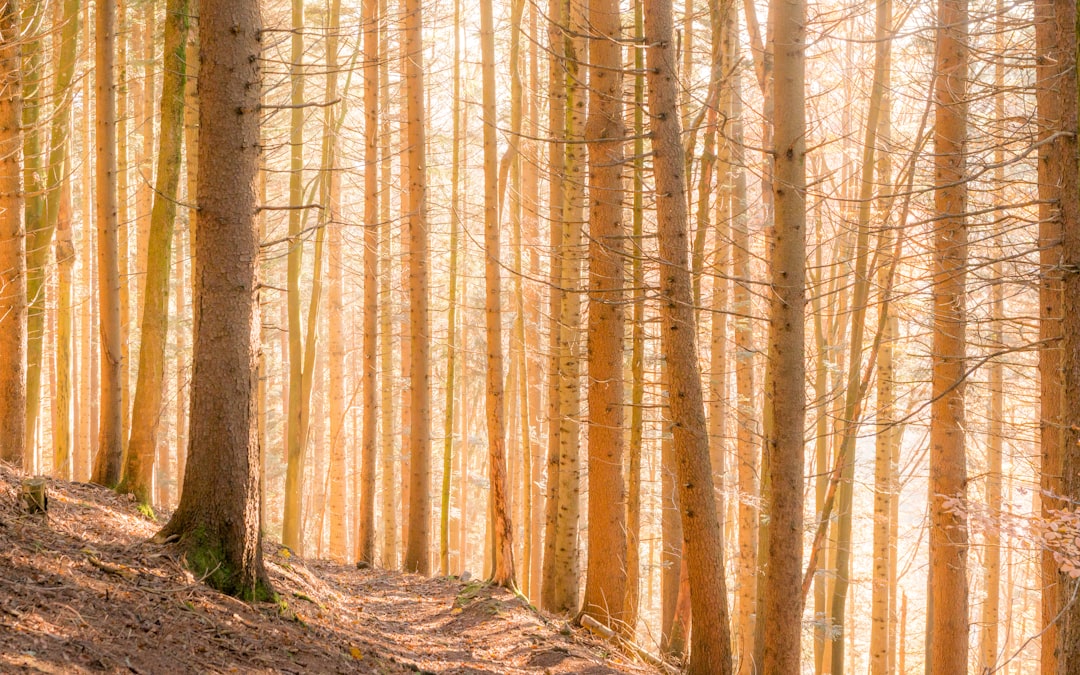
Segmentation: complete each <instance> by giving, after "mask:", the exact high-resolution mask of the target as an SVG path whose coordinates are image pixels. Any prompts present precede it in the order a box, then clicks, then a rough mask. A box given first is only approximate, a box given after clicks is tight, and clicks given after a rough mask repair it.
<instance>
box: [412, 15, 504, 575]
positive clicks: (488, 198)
mask: <svg viewBox="0 0 1080 675" xmlns="http://www.w3.org/2000/svg"><path fill="white" fill-rule="evenodd" d="M480 49H481V57H482V64H483V66H482V73H483V90H484V93H483V109H484V110H483V118H484V281H485V284H484V290H485V304H484V317H485V322H486V328H487V330H486V333H485V336H486V349H487V387H486V391H487V396H486V410H487V437H488V471H489V481H490V485H491V511H492V513H491V518H492V520H491V526H492V534H493V536H494V541H493V542H492V545H493V550H494V554H495V555H494V558H493V559H492V564H493V567H492V569H491V580H492V582H493V583H495V584H497V585H499V586H505V587H507V588H513V587H514V585H515V580H514V548H513V529H512V526H511V524H510V504H509V495H508V494H507V491H508V489H509V485H508V483H507V476H506V419H505V409H504V406H503V350H502V308H501V293H502V290H501V289H502V264H501V262H500V244H499V194H498V166H497V157H496V152H497V150H498V148H497V139H496V135H495V131H496V130H495V125H496V123H497V122H496V119H495V21H494V19H493V17H492V8H491V0H482V2H481V3H480ZM414 503H415V502H414Z"/></svg>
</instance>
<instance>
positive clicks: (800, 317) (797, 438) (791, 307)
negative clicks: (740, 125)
mask: <svg viewBox="0 0 1080 675" xmlns="http://www.w3.org/2000/svg"><path fill="white" fill-rule="evenodd" d="M770 10H771V13H772V25H773V52H774V53H773V59H774V61H773V81H772V84H773V87H774V93H773V100H774V103H775V106H776V117H775V118H774V123H773V134H774V136H773V149H774V151H773V163H774V171H775V173H774V179H773V181H772V189H773V193H772V194H773V205H774V208H775V222H774V231H773V236H772V240H771V241H770V242H769V247H770V250H771V254H772V255H771V260H770V265H771V267H772V295H771V303H770V313H769V368H770V369H771V377H769V378H767V380H768V381H769V383H770V384H771V386H772V391H771V406H772V410H771V417H772V434H771V435H768V436H767V437H766V443H767V445H768V447H767V449H766V456H767V458H768V460H767V462H766V469H765V471H766V472H767V475H766V477H765V479H764V480H765V481H767V482H768V483H769V485H770V487H771V493H770V496H769V500H768V507H767V509H768V527H769V536H768V539H767V540H768V548H767V550H766V551H763V553H764V555H765V556H766V563H765V566H766V568H765V579H764V584H765V586H764V596H765V605H764V615H763V616H761V617H759V625H761V626H763V629H764V645H765V650H764V663H763V666H764V672H766V673H794V672H798V670H799V667H800V666H799V664H800V661H801V658H800V649H799V640H800V629H801V624H802V609H803V603H802V593H801V592H800V588H801V585H802V553H803V551H802V549H803V546H802V531H803V518H802V509H803V489H804V485H803V452H804V448H803V445H804V444H803V433H804V425H805V418H806V391H805V382H804V372H805V344H804V332H805V328H804V309H805V306H806V288H805V285H806V117H805V114H806V108H805V100H806V94H805V51H804V50H805V49H806V4H805V2H803V1H802V0H793V1H785V0H778V1H777V2H776V3H775V4H774V5H772V7H771V8H770ZM858 348H859V346H858V345H854V344H853V346H852V349H858ZM767 414H768V413H767ZM834 665H835V664H834Z"/></svg>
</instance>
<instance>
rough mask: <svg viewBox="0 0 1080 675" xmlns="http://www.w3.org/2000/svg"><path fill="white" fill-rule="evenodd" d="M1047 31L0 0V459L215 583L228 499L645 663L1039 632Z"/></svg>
mask: <svg viewBox="0 0 1080 675" xmlns="http://www.w3.org/2000/svg"><path fill="white" fill-rule="evenodd" d="M1078 34H1080V22H1078V17H1077V3H1076V2H1075V0H1030V1H1029V0H1015V1H1014V0H1008V1H1006V0H935V1H934V2H932V3H931V2H921V1H920V0H873V2H862V1H859V0H812V1H810V0H742V1H741V2H739V1H737V0H679V2H673V0H621V1H620V0H546V1H544V0H528V1H526V0H498V1H496V0H432V1H429V2H424V1H423V0H344V1H343V0H289V1H288V2H285V1H284V0H94V1H93V2H90V0H0V460H3V462H4V466H5V467H6V468H5V470H8V469H10V470H12V471H15V472H17V474H18V475H20V476H22V477H23V478H30V477H33V476H49V477H50V479H56V480H63V481H76V482H78V483H93V484H97V485H100V486H105V487H107V488H109V489H111V490H115V491H116V492H117V493H119V494H120V495H130V497H127V498H128V499H131V500H132V501H133V502H134V503H137V504H138V505H139V508H140V511H141V512H144V513H145V514H146V515H147V517H148V518H157V519H160V520H159V521H158V525H157V526H156V528H155V529H156V534H154V535H153V538H152V542H153V543H154V544H155V545H162V546H164V545H171V546H176V547H179V550H182V551H183V552H184V557H183V559H184V561H185V564H186V565H187V567H188V568H190V571H191V574H193V575H194V578H196V579H198V580H199V581H202V582H205V583H206V584H208V585H209V586H211V587H212V588H214V589H216V590H217V591H221V592H223V593H225V594H227V595H231V596H235V597H238V598H240V599H241V600H243V601H246V602H253V603H257V602H261V601H267V600H273V599H274V598H275V597H277V595H276V594H275V589H274V582H272V581H271V576H270V575H268V573H267V566H266V564H265V563H266V561H264V557H265V556H264V552H263V544H264V540H265V541H266V542H280V544H276V543H275V544H273V546H275V547H276V548H275V549H274V550H277V549H281V550H283V551H284V552H285V554H288V555H291V556H296V557H297V558H300V559H307V560H311V561H316V560H327V561H335V562H336V563H340V564H347V565H348V566H350V569H352V571H353V573H354V574H355V573H358V572H357V570H356V568H357V567H359V568H360V569H361V570H372V569H378V570H387V571H390V570H400V571H401V572H403V573H412V574H418V575H421V576H422V577H442V578H447V577H454V578H460V579H463V580H464V579H468V578H469V577H470V576H472V577H474V578H481V579H484V580H486V581H487V582H488V583H490V584H491V586H492V587H496V588H497V587H502V588H506V589H509V590H510V591H512V592H514V593H517V594H518V596H519V597H520V598H522V599H523V600H524V601H526V603H527V604H529V605H531V606H532V607H534V608H535V609H536V610H537V611H542V612H544V613H545V615H546V616H553V617H561V618H562V620H566V621H569V622H571V623H574V624H578V625H591V626H593V629H594V631H598V632H599V633H600V634H602V635H606V636H607V637H608V639H610V641H611V644H613V645H615V648H617V649H619V650H622V651H623V652H624V653H627V654H630V655H632V656H634V657H635V658H641V659H645V660H646V661H648V662H649V663H652V664H653V665H655V666H656V667H658V668H660V669H661V670H662V671H663V672H676V671H675V670H673V669H682V670H684V671H685V672H688V673H693V674H695V675H705V674H709V675H711V674H718V675H730V674H734V673H737V674H739V675H751V674H754V675H756V674H759V673H764V674H768V675H788V674H792V673H806V674H811V673H812V674H814V675H824V674H829V675H839V674H842V673H849V672H850V673H865V672H869V673H871V674H872V675H883V674H885V673H914V672H920V673H921V672H925V673H933V674H935V675H938V674H941V675H947V674H952V673H972V674H974V673H979V674H989V673H1002V674H1004V675H1013V674H1018V675H1019V674H1034V673H1038V674H1039V675H1065V674H1073V673H1080V599H1078V597H1077V596H1078V594H1080V511H1078V509H1077V501H1078V500H1080V155H1078V142H1077V134H1078V118H1077V109H1078V86H1077V82H1078V79H1077V78H1078V73H1077V68H1076V64H1077V55H1078V52H1077V49H1078V47H1077V35H1078ZM24 484H25V483H24ZM63 489H64V490H68V489H69V488H63ZM70 489H76V488H70ZM62 494H69V493H68V492H62ZM70 494H75V493H70ZM78 494H82V493H78ZM71 499H74V497H72V498H71ZM79 499H82V497H79ZM0 516H2V514H0ZM4 518H6V516H4V517H0V525H3V524H4V522H3V519H4ZM91 562H93V561H91ZM99 562H100V561H99ZM101 564H103V565H104V564H106V563H101ZM313 564H314V563H313ZM99 569H105V571H106V572H107V571H109V570H108V569H106V568H99ZM335 569H337V568H335ZM0 573H2V569H0ZM4 588H5V587H4V586H3V585H2V584H0V595H2V593H3V591H4ZM0 604H2V603H0ZM507 668H509V666H507ZM132 670H133V671H134V672H138V671H137V670H135V669H134V668H132ZM259 672H262V671H259ZM361 672H362V671H361ZM455 672H456V671H455ZM507 672H518V671H516V670H507ZM560 672H561V671H560ZM567 672H570V671H567ZM605 672H607V671H605Z"/></svg>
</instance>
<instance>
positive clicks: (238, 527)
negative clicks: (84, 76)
mask: <svg viewBox="0 0 1080 675" xmlns="http://www.w3.org/2000/svg"><path fill="white" fill-rule="evenodd" d="M198 9H199V41H200V45H199V61H200V63H199V77H200V79H199V97H200V107H199V167H200V171H199V177H198V206H199V211H198V218H197V221H196V230H197V237H196V241H197V242H198V243H197V246H198V248H197V250H196V256H195V261H196V262H195V275H194V276H195V289H196V290H195V297H196V298H197V301H196V302H195V303H194V306H195V308H196V309H195V326H194V334H195V340H194V354H193V372H192V377H191V429H190V441H189V446H188V480H186V481H185V482H184V488H183V494H182V495H181V497H180V504H179V506H178V507H177V509H176V512H175V513H174V514H173V517H172V519H171V520H170V521H169V523H168V524H167V525H166V526H165V528H164V529H163V530H162V531H161V532H160V533H158V536H157V538H158V539H161V540H163V539H165V538H167V537H169V536H171V535H174V534H178V535H180V538H181V539H180V540H181V543H182V545H183V546H185V547H186V548H187V550H188V555H187V559H188V561H189V562H190V564H192V565H193V566H194V567H195V572H196V573H197V574H199V575H200V576H205V577H206V580H207V581H208V582H209V583H210V584H212V585H213V586H214V587H216V588H218V589H220V590H222V591H224V592H226V593H229V594H232V595H237V596H239V597H242V598H249V599H257V598H267V597H269V595H270V585H269V580H268V578H267V576H266V572H265V570H264V569H263V563H262V548H261V543H262V542H261V539H262V536H261V534H260V531H259V520H258V509H259V447H258V431H257V428H256V423H255V417H256V400H255V377H256V351H257V343H256V340H257V339H258V327H259V312H258V309H257V308H258V302H257V291H256V265H257V263H258V259H259V256H258V252H259V240H258V236H257V230H256V211H257V209H258V204H257V203H256V187H257V186H256V183H257V180H256V174H257V172H258V160H259V152H260V149H259V148H260V146H259V100H260V95H261V89H262V77H261V73H260V63H261V60H260V58H259V56H260V42H261V39H262V33H261V29H262V19H261V16H260V13H259V3H258V2H256V1H255V0H233V2H230V3H229V4H228V5H227V6H225V5H222V4H221V3H219V2H216V1H215V0H201V1H200V2H199V7H198ZM98 72H99V74H100V72H101V71H100V70H99V71H98Z"/></svg>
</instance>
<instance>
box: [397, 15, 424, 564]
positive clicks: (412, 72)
mask: <svg viewBox="0 0 1080 675" xmlns="http://www.w3.org/2000/svg"><path fill="white" fill-rule="evenodd" d="M421 8H422V3H421V2H420V0H405V2H404V12H405V17H404V24H405V25H404V35H403V38H402V40H403V42H402V54H403V56H404V58H403V59H402V61H403V63H404V73H403V76H404V80H405V94H404V97H405V119H406V125H405V127H406V128H405V136H406V146H407V150H406V152H405V164H406V167H407V175H408V190H409V198H408V200H407V203H408V205H409V210H408V214H407V221H408V232H409V327H410V336H409V359H410V377H411V380H410V384H409V389H410V391H411V406H410V407H411V419H410V427H411V428H410V430H409V458H410V466H409V470H410V472H411V475H410V478H409V536H408V541H407V542H406V547H405V559H404V562H403V566H404V568H405V570H406V571H409V572H417V573H419V574H430V573H431V552H430V551H431V352H430V348H429V344H430V341H431V329H430V325H429V324H430V322H429V318H428V218H427V175H426V174H427V162H426V159H425V157H426V147H425V144H426V134H425V131H424V119H425V118H424V115H425V113H424V45H423V33H422V26H423V16H422V11H421Z"/></svg>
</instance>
